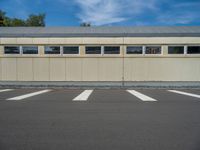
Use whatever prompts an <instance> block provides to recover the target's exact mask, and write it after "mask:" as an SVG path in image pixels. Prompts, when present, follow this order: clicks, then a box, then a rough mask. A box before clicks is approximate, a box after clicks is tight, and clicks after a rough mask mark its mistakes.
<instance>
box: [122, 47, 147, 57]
mask: <svg viewBox="0 0 200 150" xmlns="http://www.w3.org/2000/svg"><path fill="white" fill-rule="evenodd" d="M128 47H142V53H141V54H128V53H127V48H128ZM125 54H126V55H128V56H142V55H144V46H143V45H127V46H126V48H125Z"/></svg>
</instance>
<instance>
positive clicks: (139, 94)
mask: <svg viewBox="0 0 200 150" xmlns="http://www.w3.org/2000/svg"><path fill="white" fill-rule="evenodd" d="M127 92H129V93H131V94H132V95H134V96H136V97H137V98H139V99H141V100H142V101H157V100H155V99H153V98H151V97H149V96H146V95H144V94H142V93H140V92H137V91H135V90H127Z"/></svg>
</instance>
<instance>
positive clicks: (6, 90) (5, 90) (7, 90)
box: [0, 89, 13, 93]
mask: <svg viewBox="0 0 200 150" xmlns="http://www.w3.org/2000/svg"><path fill="white" fill-rule="evenodd" d="M9 91H13V89H4V90H0V93H1V92H9Z"/></svg>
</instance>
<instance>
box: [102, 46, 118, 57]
mask: <svg viewBox="0 0 200 150" xmlns="http://www.w3.org/2000/svg"><path fill="white" fill-rule="evenodd" d="M105 47H119V54H105ZM103 55H105V56H120V55H121V45H104V46H103Z"/></svg>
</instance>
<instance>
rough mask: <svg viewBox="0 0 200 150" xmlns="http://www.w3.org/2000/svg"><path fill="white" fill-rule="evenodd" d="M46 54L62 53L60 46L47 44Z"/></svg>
mask: <svg viewBox="0 0 200 150" xmlns="http://www.w3.org/2000/svg"><path fill="white" fill-rule="evenodd" d="M45 54H60V46H45Z"/></svg>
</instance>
